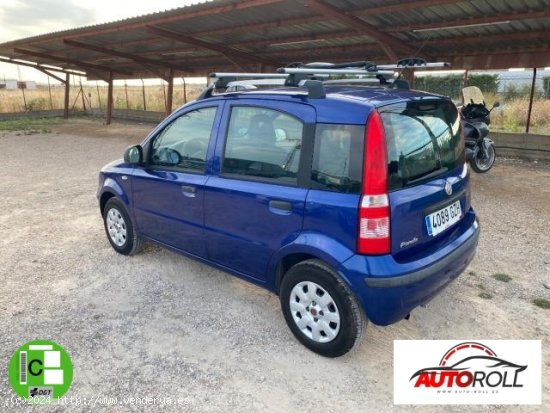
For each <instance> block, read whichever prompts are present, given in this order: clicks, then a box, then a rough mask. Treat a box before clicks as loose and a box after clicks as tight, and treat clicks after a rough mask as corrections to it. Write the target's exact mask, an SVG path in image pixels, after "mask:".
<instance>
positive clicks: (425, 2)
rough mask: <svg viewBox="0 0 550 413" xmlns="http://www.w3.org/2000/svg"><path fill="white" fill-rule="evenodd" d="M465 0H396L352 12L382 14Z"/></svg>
mask: <svg viewBox="0 0 550 413" xmlns="http://www.w3.org/2000/svg"><path fill="white" fill-rule="evenodd" d="M464 1H465V0H414V1H407V2H403V1H397V2H395V3H393V4H388V5H384V6H375V7H367V8H365V9H362V10H355V11H354V14H384V13H394V12H400V11H405V10H413V9H425V8H428V7H436V6H444V5H446V4H454V3H463V2H464Z"/></svg>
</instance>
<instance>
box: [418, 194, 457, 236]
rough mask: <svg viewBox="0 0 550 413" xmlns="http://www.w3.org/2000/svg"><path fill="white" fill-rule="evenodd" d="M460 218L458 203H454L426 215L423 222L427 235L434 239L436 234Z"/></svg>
mask: <svg viewBox="0 0 550 413" xmlns="http://www.w3.org/2000/svg"><path fill="white" fill-rule="evenodd" d="M461 216H462V209H461V208H460V201H456V202H454V203H452V204H451V205H448V206H446V207H445V208H443V209H440V210H439V211H436V212H434V213H432V214H429V215H426V218H425V220H426V228H427V229H428V234H429V235H430V236H432V237H435V236H436V235H437V234H439V233H441V232H443V231H445V230H446V229H447V228H449V227H451V226H452V225H453V224H456V223H457V222H458V221H460V217H461Z"/></svg>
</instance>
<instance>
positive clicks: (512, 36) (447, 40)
mask: <svg viewBox="0 0 550 413" xmlns="http://www.w3.org/2000/svg"><path fill="white" fill-rule="evenodd" d="M543 39H546V40H550V32H549V31H548V30H540V31H535V32H513V33H499V34H492V35H485V36H453V37H444V38H439V39H430V40H425V41H422V40H418V42H422V43H424V44H426V45H429V46H440V45H446V44H453V43H461V44H464V43H470V42H483V43H485V44H488V43H489V42H505V41H514V40H543Z"/></svg>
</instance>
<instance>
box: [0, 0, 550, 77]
mask: <svg viewBox="0 0 550 413" xmlns="http://www.w3.org/2000/svg"><path fill="white" fill-rule="evenodd" d="M149 26H152V27H154V28H156V29H157V30H156V31H152V29H150V28H149ZM158 29H161V30H164V31H165V32H160V34H159V31H158ZM166 31H168V32H169V33H168V34H166ZM75 41H76V42H78V43H75ZM382 45H383V46H384V47H382ZM388 49H390V51H388ZM411 55H421V56H425V57H428V58H431V59H440V58H444V59H449V60H451V61H453V63H454V64H455V68H459V67H464V68H478V69H483V68H507V67H511V66H515V65H517V64H518V62H520V63H521V64H523V65H533V66H550V0H505V1H491V0H406V1H398V0H390V1H386V0H345V1H341V0H340V1H337V0H304V1H296V0H244V1H238V0H216V1H211V2H203V3H198V4H194V5H191V6H186V7H181V8H178V9H172V10H166V11H163V12H158V13H153V14H148V15H144V16H137V17H133V18H128V19H123V20H118V21H115V22H110V23H105V24H98V25H92V26H86V27H81V28H77V29H71V30H65V31H60V32H53V33H48V34H44V35H41V36H35V37H31V38H27V39H21V40H15V41H11V42H8V43H4V44H0V56H5V57H7V58H12V59H24V60H27V61H34V62H37V63H39V64H53V65H56V66H59V67H62V68H65V69H78V70H83V71H86V72H87V73H88V74H89V76H90V77H91V78H97V77H102V76H103V77H105V76H106V75H105V72H106V71H108V70H112V71H113V72H114V73H115V77H117V78H132V77H157V76H158V71H159V70H160V71H163V70H166V69H168V68H172V69H173V70H175V74H176V75H177V76H181V75H184V74H185V75H203V74H205V73H206V71H207V70H211V69H212V68H215V69H217V70H240V69H241V68H246V67H250V65H252V64H262V67H263V68H264V69H266V68H269V67H275V66H278V65H284V64H286V63H288V62H291V61H296V60H301V61H309V60H325V61H342V60H358V59H373V60H376V61H379V62H381V63H388V62H391V61H392V59H393V58H395V57H410V56H411Z"/></svg>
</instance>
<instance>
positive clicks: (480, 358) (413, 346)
mask: <svg viewBox="0 0 550 413" xmlns="http://www.w3.org/2000/svg"><path fill="white" fill-rule="evenodd" d="M497 352H498V353H497ZM438 353H439V354H440V355H441V356H439V357H440V358H439V357H438V358H437V359H435V357H434V355H436V354H438ZM434 359H435V360H439V363H437V364H436V363H435V362H434V361H435V360H434ZM394 403H396V404H540V403H541V343H540V341H537V340H501V341H495V340H487V341H458V342H457V341H449V340H440V341H428V340H425V341H418V340H396V341H395V342H394Z"/></svg>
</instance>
